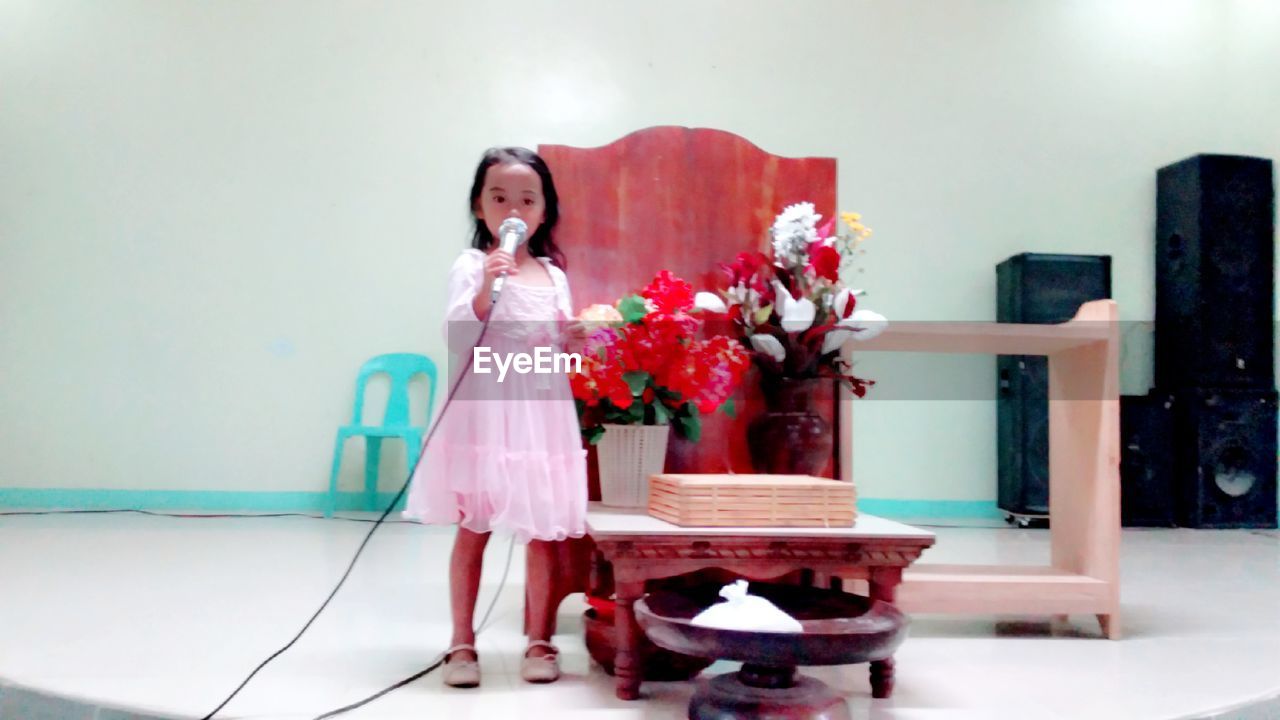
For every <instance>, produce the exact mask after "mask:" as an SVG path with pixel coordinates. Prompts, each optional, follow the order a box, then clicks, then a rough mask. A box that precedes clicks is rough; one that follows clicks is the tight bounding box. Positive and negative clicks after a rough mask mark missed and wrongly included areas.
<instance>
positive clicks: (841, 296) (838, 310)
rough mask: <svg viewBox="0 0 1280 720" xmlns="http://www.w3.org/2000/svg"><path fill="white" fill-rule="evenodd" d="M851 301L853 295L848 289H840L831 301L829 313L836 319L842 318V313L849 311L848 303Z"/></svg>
mask: <svg viewBox="0 0 1280 720" xmlns="http://www.w3.org/2000/svg"><path fill="white" fill-rule="evenodd" d="M852 299H853V293H852V292H851V291H850V290H849V289H848V288H844V289H842V290H841V291H840V292H838V293H836V295H835V298H834V299H833V300H832V303H831V311H832V312H834V313H835V314H836V317H838V318H843V317H844V311H845V310H847V309H849V301H850V300H852Z"/></svg>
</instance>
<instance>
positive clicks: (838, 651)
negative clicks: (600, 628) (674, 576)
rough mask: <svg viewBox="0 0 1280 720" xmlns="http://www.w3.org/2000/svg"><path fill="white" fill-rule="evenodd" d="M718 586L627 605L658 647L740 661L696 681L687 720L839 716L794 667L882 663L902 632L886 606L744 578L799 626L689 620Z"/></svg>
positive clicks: (835, 719) (900, 620)
mask: <svg viewBox="0 0 1280 720" xmlns="http://www.w3.org/2000/svg"><path fill="white" fill-rule="evenodd" d="M718 592H719V587H706V588H695V589H685V590H672V591H661V592H656V593H651V594H650V595H648V596H647V597H646V598H644V599H643V600H640V601H638V602H637V603H636V604H635V612H636V619H637V621H638V622H639V623H640V627H641V628H643V629H644V631H645V634H646V635H648V637H649V639H650V640H652V641H653V642H654V643H655V644H656V645H658V646H659V647H663V648H666V649H668V650H671V651H673V652H678V653H682V654H685V655H693V656H696V657H704V658H713V659H725V660H738V661H741V662H743V663H744V665H743V666H742V669H741V670H739V671H738V672H736V673H730V674H728V675H720V676H718V677H716V678H714V679H712V680H710V681H704V682H703V683H701V684H700V685H699V687H698V691H697V693H696V694H695V695H694V697H693V700H692V701H690V703H689V718H690V719H691V720H729V719H730V718H744V719H745V718H767V719H770V720H775V719H776V720H781V718H806V719H808V720H841V719H847V718H848V717H849V710H848V705H847V703H846V702H845V700H844V699H843V698H841V697H840V696H839V695H837V694H836V693H835V692H834V691H832V690H831V689H830V688H829V687H827V686H826V685H825V684H824V683H822V682H820V681H818V680H815V679H813V678H809V677H805V676H803V675H799V674H798V673H797V672H796V667H797V666H801V665H852V664H856V663H863V662H869V661H886V660H889V658H891V657H892V655H893V652H894V650H896V649H897V648H898V646H899V645H901V644H902V641H903V640H904V639H905V638H906V630H907V618H906V617H905V616H904V615H903V614H902V613H901V612H899V611H898V609H897V608H895V607H893V606H892V605H890V604H888V603H884V602H880V601H878V600H871V599H869V598H866V597H862V596H861V595H851V594H848V593H842V592H836V591H833V590H822V589H819V588H812V587H805V586H800V585H773V584H768V583H751V585H750V588H749V590H748V592H750V594H752V595H759V596H761V597H764V598H766V599H768V600H769V601H771V602H772V603H773V604H774V605H777V606H778V607H779V608H780V609H781V610H782V611H784V612H786V613H787V614H789V615H791V616H792V617H794V618H795V619H797V620H799V621H800V625H801V626H802V627H803V631H802V632H798V633H771V632H752V631H746V630H722V629H719V628H708V627H701V626H698V625H694V624H693V623H691V622H690V620H692V618H693V617H694V616H696V615H697V614H698V613H700V612H702V610H704V609H706V608H707V607H710V606H711V605H713V604H715V602H716V601H717V600H719V597H718Z"/></svg>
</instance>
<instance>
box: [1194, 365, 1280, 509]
mask: <svg viewBox="0 0 1280 720" xmlns="http://www.w3.org/2000/svg"><path fill="white" fill-rule="evenodd" d="M1177 402H1178V403H1179V404H1180V405H1181V406H1182V407H1181V408H1180V409H1179V411H1178V413H1177V419H1176V420H1175V423H1176V426H1177V427H1176V429H1175V431H1174V437H1175V443H1176V444H1175V450H1174V452H1175V462H1176V463H1177V479H1176V482H1177V486H1178V524H1179V525H1182V526H1183V527H1195V528H1274V527H1276V393H1275V391H1274V390H1240V389H1231V390H1223V389H1215V390H1205V389H1194V390H1187V391H1183V392H1182V393H1180V394H1179V396H1178V400H1177Z"/></svg>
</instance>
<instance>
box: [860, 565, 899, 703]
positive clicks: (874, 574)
mask: <svg viewBox="0 0 1280 720" xmlns="http://www.w3.org/2000/svg"><path fill="white" fill-rule="evenodd" d="M901 582H902V568H896V567H880V568H872V569H871V572H870V574H869V577H868V580H867V585H868V588H869V590H870V593H871V599H872V600H883V601H884V602H887V603H892V602H893V601H894V598H895V597H896V596H897V594H898V584H899V583H901ZM893 666H894V663H893V658H892V657H887V658H885V659H884V660H875V661H873V662H872V663H871V697H873V698H887V697H891V696H892V695H893Z"/></svg>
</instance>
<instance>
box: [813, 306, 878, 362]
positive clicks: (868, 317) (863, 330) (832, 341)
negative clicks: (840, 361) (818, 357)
mask: <svg viewBox="0 0 1280 720" xmlns="http://www.w3.org/2000/svg"><path fill="white" fill-rule="evenodd" d="M888 326H889V321H888V320H887V319H885V316H883V315H881V314H880V313H876V312H872V311H870V310H854V311H853V314H852V315H850V316H849V317H847V318H845V319H844V320H841V321H840V322H838V323H836V326H835V327H834V328H832V329H831V330H829V331H827V336H826V337H825V338H823V340H822V354H823V355H826V354H827V353H829V352H831V351H833V350H837V349H839V348H840V346H841V345H844V344H845V342H846V341H848V340H870V339H871V338H873V337H875V336H877V335H879V334H880V333H882V332H884V329H885V328H886V327H888Z"/></svg>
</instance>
